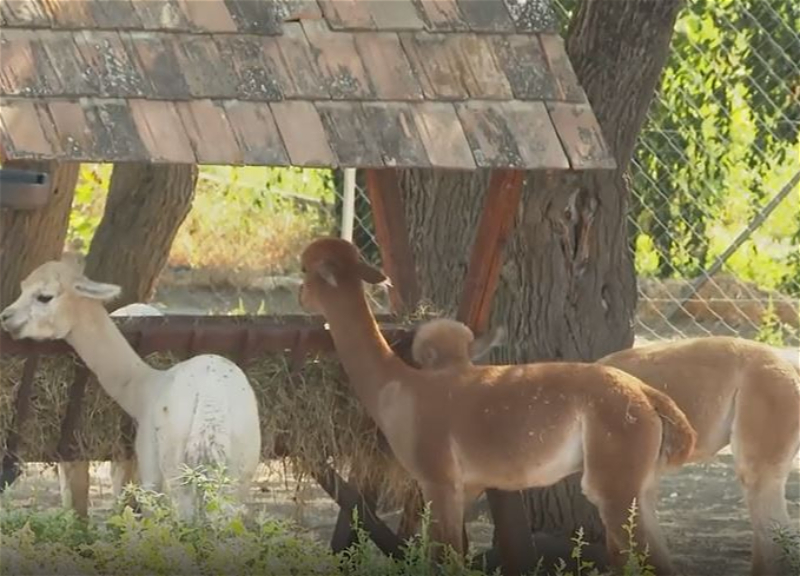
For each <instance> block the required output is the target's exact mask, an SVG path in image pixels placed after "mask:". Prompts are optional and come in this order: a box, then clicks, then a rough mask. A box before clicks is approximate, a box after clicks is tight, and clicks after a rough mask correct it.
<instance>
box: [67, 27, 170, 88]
mask: <svg viewBox="0 0 800 576" xmlns="http://www.w3.org/2000/svg"><path fill="white" fill-rule="evenodd" d="M59 34H69V32H59ZM126 34H127V33H125V32H123V33H118V32H95V31H91V32H89V31H80V32H75V33H73V41H74V43H75V50H76V53H75V59H76V61H77V60H80V61H82V62H83V64H84V67H85V69H86V70H87V76H86V78H87V80H88V83H89V85H90V88H91V89H92V94H95V95H97V96H111V97H126V96H127V97H131V96H133V97H141V96H145V95H149V96H152V95H154V92H153V90H152V89H151V88H150V86H149V82H148V80H147V79H146V78H145V74H146V70H143V69H142V68H141V67H140V65H139V60H138V59H137V58H136V56H135V53H134V52H133V51H131V50H129V49H128V47H126V45H125V42H123V36H124V37H125V38H126V39H127V35H126Z"/></svg>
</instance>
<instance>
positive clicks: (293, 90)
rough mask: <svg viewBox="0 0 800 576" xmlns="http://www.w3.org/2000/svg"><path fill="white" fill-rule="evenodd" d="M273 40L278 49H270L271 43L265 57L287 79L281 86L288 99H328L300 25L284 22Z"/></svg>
mask: <svg viewBox="0 0 800 576" xmlns="http://www.w3.org/2000/svg"><path fill="white" fill-rule="evenodd" d="M276 43H277V48H278V50H277V52H273V50H272V49H271V45H272V44H271V43H270V45H268V47H267V48H266V51H265V54H264V58H267V59H269V60H270V61H271V62H272V63H273V64H275V69H276V71H279V72H276V73H279V74H281V75H282V76H283V75H285V77H286V78H289V79H290V82H287V83H286V84H285V86H284V95H285V96H286V97H287V98H306V99H309V100H317V99H320V98H329V97H330V93H329V92H328V89H327V82H326V81H325V79H324V78H323V76H322V73H320V71H319V70H318V69H317V65H316V63H315V61H314V60H315V58H314V52H313V50H312V49H311V45H310V44H309V43H308V40H307V39H306V33H305V32H304V31H303V27H302V25H300V24H299V23H296V22H292V23H287V24H284V25H283V35H281V36H279V37H278V38H277V40H276ZM278 62H280V63H281V65H280V66H278Z"/></svg>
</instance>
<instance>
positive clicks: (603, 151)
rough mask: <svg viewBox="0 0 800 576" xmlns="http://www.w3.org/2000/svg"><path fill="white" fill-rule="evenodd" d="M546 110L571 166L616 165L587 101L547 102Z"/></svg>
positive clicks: (598, 166) (577, 167) (594, 167)
mask: <svg viewBox="0 0 800 576" xmlns="http://www.w3.org/2000/svg"><path fill="white" fill-rule="evenodd" d="M547 109H548V111H549V112H550V117H551V118H552V119H553V124H554V125H555V127H556V130H558V134H559V136H560V137H561V141H562V142H563V144H564V148H565V150H566V151H567V156H568V157H569V162H570V165H571V166H572V168H573V169H575V170H588V169H613V168H616V161H615V160H614V156H613V155H612V153H611V150H610V149H609V148H608V145H607V144H606V141H605V138H604V137H603V133H602V131H601V130H600V125H599V124H598V123H597V119H596V118H595V116H594V114H592V110H591V107H590V106H589V105H588V104H573V103H569V102H548V103H547Z"/></svg>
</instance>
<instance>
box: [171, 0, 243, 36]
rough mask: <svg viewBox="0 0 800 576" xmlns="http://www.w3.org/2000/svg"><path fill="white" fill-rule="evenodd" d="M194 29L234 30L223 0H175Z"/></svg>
mask: <svg viewBox="0 0 800 576" xmlns="http://www.w3.org/2000/svg"><path fill="white" fill-rule="evenodd" d="M177 2H178V4H179V5H180V7H181V10H182V11H183V13H184V15H185V16H186V19H187V20H188V21H189V22H190V24H191V26H192V28H193V29H194V30H198V31H201V32H235V31H236V29H237V28H236V22H234V20H233V17H232V16H231V13H230V12H229V11H228V7H227V6H226V5H225V0H202V1H201V2H198V1H197V0H177Z"/></svg>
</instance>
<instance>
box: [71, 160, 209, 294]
mask: <svg viewBox="0 0 800 576" xmlns="http://www.w3.org/2000/svg"><path fill="white" fill-rule="evenodd" d="M196 184H197V167H196V166H194V165H192V164H148V163H122V164H116V165H115V166H114V170H113V171H112V173H111V182H110V184H109V190H108V200H107V201H106V207H105V212H104V213H103V218H102V220H101V221H100V225H99V226H98V227H97V231H96V232H95V234H94V237H93V238H92V244H91V246H90V248H89V254H88V255H87V257H86V275H87V276H88V277H89V278H91V279H93V280H97V281H99V282H112V283H114V284H118V285H120V286H121V287H122V294H121V296H120V298H118V299H117V300H115V301H114V302H113V303H111V305H112V306H113V307H114V308H119V307H121V306H125V305H127V304H131V303H133V302H146V301H147V300H149V299H150V298H151V297H152V295H153V291H154V290H155V284H156V279H157V278H158V275H159V274H160V273H161V271H162V270H163V268H164V266H165V265H166V263H167V258H168V257H169V252H170V248H171V247H172V242H173V240H174V239H175V235H176V234H177V233H178V229H179V228H180V226H181V224H182V223H183V221H184V220H185V219H186V216H187V215H188V214H189V210H190V209H191V206H192V200H193V199H194V190H195V185H196Z"/></svg>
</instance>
